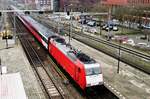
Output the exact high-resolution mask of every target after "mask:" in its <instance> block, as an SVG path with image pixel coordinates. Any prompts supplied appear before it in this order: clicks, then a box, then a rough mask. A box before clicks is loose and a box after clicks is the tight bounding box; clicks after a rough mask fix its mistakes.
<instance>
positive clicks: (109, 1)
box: [101, 0, 150, 6]
mask: <svg viewBox="0 0 150 99" xmlns="http://www.w3.org/2000/svg"><path fill="white" fill-rule="evenodd" d="M101 3H102V4H105V5H132V6H146V5H150V0H101Z"/></svg>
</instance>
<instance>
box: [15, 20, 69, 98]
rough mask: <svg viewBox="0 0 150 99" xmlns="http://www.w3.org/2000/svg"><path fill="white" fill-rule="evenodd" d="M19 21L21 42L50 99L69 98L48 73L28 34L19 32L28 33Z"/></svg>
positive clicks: (18, 29)
mask: <svg viewBox="0 0 150 99" xmlns="http://www.w3.org/2000/svg"><path fill="white" fill-rule="evenodd" d="M16 23H17V33H18V34H17V35H18V37H19V39H20V41H21V44H22V46H23V48H24V50H25V52H26V54H27V57H28V59H29V61H30V63H31V65H32V67H33V68H34V70H35V72H36V74H37V76H38V78H39V80H40V82H41V84H42V86H43V89H44V92H45V93H46V96H47V97H48V98H49V99H67V98H66V96H65V93H64V92H63V89H62V88H61V87H60V86H59V85H58V84H57V83H56V81H55V79H54V77H53V75H52V74H50V73H48V72H47V70H46V68H45V67H46V66H45V65H44V64H43V62H42V60H41V59H40V57H39V56H38V54H37V52H36V51H35V49H34V48H33V46H32V45H31V42H30V41H29V39H28V38H27V36H26V35H22V34H19V33H27V31H24V30H25V29H23V28H20V25H21V24H20V22H18V21H17V22H16Z"/></svg>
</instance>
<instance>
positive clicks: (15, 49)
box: [0, 38, 46, 99]
mask: <svg viewBox="0 0 150 99" xmlns="http://www.w3.org/2000/svg"><path fill="white" fill-rule="evenodd" d="M9 47H10V48H8V49H5V48H6V45H5V41H4V40H2V39H1V38H0V58H1V60H2V65H5V66H7V70H8V71H7V72H8V73H16V72H20V74H21V77H22V81H23V84H24V88H25V92H26V95H27V96H28V99H46V98H45V96H44V93H43V91H42V89H41V87H40V85H39V82H38V81H37V78H36V77H35V75H34V72H33V70H32V68H31V66H30V64H29V61H28V60H27V58H26V55H25V53H24V52H23V49H22V47H21V45H20V44H18V45H11V46H10V45H9Z"/></svg>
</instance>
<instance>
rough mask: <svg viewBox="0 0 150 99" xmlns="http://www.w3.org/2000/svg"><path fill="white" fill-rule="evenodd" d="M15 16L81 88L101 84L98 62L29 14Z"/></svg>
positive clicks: (101, 77)
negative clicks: (67, 42)
mask: <svg viewBox="0 0 150 99" xmlns="http://www.w3.org/2000/svg"><path fill="white" fill-rule="evenodd" d="M17 16H18V18H19V19H20V20H21V21H22V22H23V24H24V25H25V26H26V28H27V29H28V30H29V31H30V32H31V33H32V34H33V36H34V37H35V38H36V39H37V40H38V41H39V42H40V43H41V44H42V45H43V46H44V47H45V48H46V49H47V50H48V51H49V53H50V54H51V55H52V56H53V57H54V58H55V60H56V61H57V62H58V63H59V64H60V66H62V67H63V69H64V70H65V71H66V72H67V73H68V74H69V75H70V76H71V77H72V79H73V80H74V81H75V82H76V83H77V84H78V85H79V86H80V87H81V88H82V89H83V90H85V88H87V87H91V86H96V85H102V84H103V74H102V70H101V67H100V64H99V63H97V62H96V61H95V60H94V59H92V58H91V57H89V56H87V55H86V54H84V53H81V52H79V51H77V50H76V49H74V48H72V46H70V45H68V44H66V42H65V39H64V38H62V37H60V36H58V35H56V34H55V33H54V32H53V31H52V30H50V29H48V28H46V27H45V26H43V25H42V24H40V23H38V22H37V21H35V20H34V19H32V18H31V17H30V16H28V15H24V14H23V13H17Z"/></svg>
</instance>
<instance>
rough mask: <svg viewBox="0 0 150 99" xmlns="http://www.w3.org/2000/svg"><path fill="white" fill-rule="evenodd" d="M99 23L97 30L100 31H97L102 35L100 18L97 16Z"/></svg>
mask: <svg viewBox="0 0 150 99" xmlns="http://www.w3.org/2000/svg"><path fill="white" fill-rule="evenodd" d="M99 25H100V26H99V31H100V33H99V34H100V35H102V29H101V19H100V18H99Z"/></svg>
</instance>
